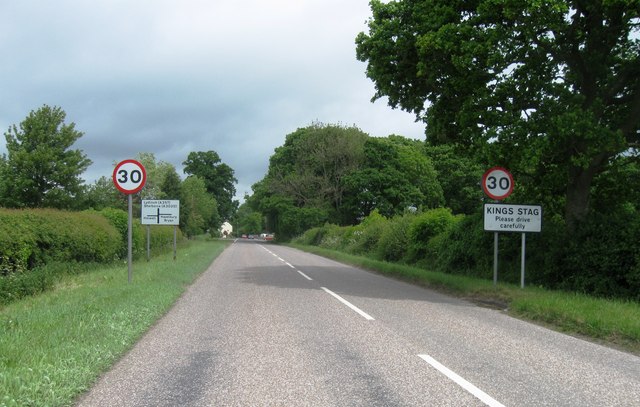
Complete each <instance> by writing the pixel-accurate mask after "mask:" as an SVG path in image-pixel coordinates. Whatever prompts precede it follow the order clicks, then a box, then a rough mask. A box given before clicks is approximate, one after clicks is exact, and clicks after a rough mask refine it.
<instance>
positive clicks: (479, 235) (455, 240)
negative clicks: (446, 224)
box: [427, 213, 493, 278]
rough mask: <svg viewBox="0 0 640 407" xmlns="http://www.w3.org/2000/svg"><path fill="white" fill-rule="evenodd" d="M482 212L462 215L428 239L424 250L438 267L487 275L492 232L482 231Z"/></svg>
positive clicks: (444, 270) (455, 271)
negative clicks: (448, 226) (438, 233)
mask: <svg viewBox="0 0 640 407" xmlns="http://www.w3.org/2000/svg"><path fill="white" fill-rule="evenodd" d="M482 223H483V219H482V213H477V214H474V215H469V216H465V217H463V218H461V219H459V220H458V221H455V222H453V224H451V225H450V226H451V227H450V228H448V229H446V230H445V231H444V232H443V233H441V234H440V235H438V236H437V237H434V238H432V239H431V241H430V244H428V247H427V252H429V253H431V255H432V256H433V258H434V264H435V266H436V267H437V269H438V270H439V271H442V272H445V273H451V274H464V275H473V276H478V277H485V278H488V277H489V276H490V275H491V272H490V271H491V270H492V262H493V233H488V232H485V231H484V228H483V226H482Z"/></svg>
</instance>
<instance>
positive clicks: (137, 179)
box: [113, 160, 147, 195]
mask: <svg viewBox="0 0 640 407" xmlns="http://www.w3.org/2000/svg"><path fill="white" fill-rule="evenodd" d="M145 182H147V172H146V171H145V169H144V167H143V166H142V164H140V163H139V162H138V161H136V160H124V161H121V162H119V163H118V165H116V168H114V169H113V184H114V185H115V186H116V188H118V190H120V192H122V193H124V194H127V195H128V194H135V193H136V192H139V191H140V190H141V189H142V187H144V184H145Z"/></svg>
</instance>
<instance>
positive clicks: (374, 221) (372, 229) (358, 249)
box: [351, 209, 388, 254]
mask: <svg viewBox="0 0 640 407" xmlns="http://www.w3.org/2000/svg"><path fill="white" fill-rule="evenodd" d="M387 222H388V220H387V218H385V217H384V216H382V215H380V212H378V210H377V209H376V210H374V211H373V212H371V213H370V214H369V216H367V217H366V218H364V220H363V221H362V223H361V224H360V225H359V226H358V227H356V229H355V230H354V232H353V233H352V236H353V240H354V242H353V244H352V245H351V248H352V250H353V253H354V254H374V253H375V250H376V247H377V245H378V241H379V240H380V237H382V233H383V232H384V230H385V228H386V226H387Z"/></svg>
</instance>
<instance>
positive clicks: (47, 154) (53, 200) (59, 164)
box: [0, 105, 238, 236]
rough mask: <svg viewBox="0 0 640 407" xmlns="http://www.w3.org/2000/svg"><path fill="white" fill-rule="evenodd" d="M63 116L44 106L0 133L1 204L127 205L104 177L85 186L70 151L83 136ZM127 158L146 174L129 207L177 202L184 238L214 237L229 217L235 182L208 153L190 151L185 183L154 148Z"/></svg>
mask: <svg viewBox="0 0 640 407" xmlns="http://www.w3.org/2000/svg"><path fill="white" fill-rule="evenodd" d="M65 119H66V113H65V112H64V111H63V110H62V109H61V108H60V107H50V106H47V105H44V106H42V107H41V108H39V109H37V110H34V111H31V112H30V113H29V115H28V116H27V117H26V118H25V119H24V120H23V121H22V122H21V123H20V124H19V126H16V125H12V126H11V127H10V128H9V129H8V131H7V132H6V133H5V139H6V143H7V144H6V146H7V154H4V155H2V156H0V206H1V207H5V208H55V209H64V210H75V211H78V210H85V209H95V210H102V209H105V208H120V209H126V197H125V196H124V195H123V194H122V193H120V192H119V191H118V190H117V189H116V188H115V186H114V185H113V181H112V179H111V174H108V175H104V176H102V177H100V178H99V179H98V180H96V181H95V182H94V183H92V184H90V185H85V184H84V180H83V179H82V174H83V173H84V172H85V171H86V169H87V168H88V167H89V166H90V165H91V160H90V159H89V158H88V157H87V156H86V154H84V152H83V151H81V150H79V149H73V145H74V143H75V142H76V141H77V140H78V139H79V138H81V137H82V136H83V133H82V132H80V131H78V130H77V129H76V128H75V124H74V123H65ZM134 158H135V159H137V160H138V161H140V162H141V163H142V164H143V166H144V167H145V169H146V172H147V182H146V184H145V187H144V188H143V189H142V191H141V192H140V193H138V194H135V196H134V198H135V199H134V202H135V204H136V205H140V200H142V199H178V200H180V202H181V204H180V228H181V230H182V231H183V233H184V234H185V235H187V236H193V235H197V234H201V233H204V232H206V231H210V232H211V233H212V234H214V235H217V230H218V229H219V227H220V225H221V223H222V222H223V221H225V220H228V219H231V218H232V217H233V216H234V213H235V211H236V210H237V207H238V202H237V201H236V200H234V199H233V198H234V196H235V193H236V190H235V184H236V183H237V180H236V178H235V176H234V171H233V169H232V168H231V167H229V166H228V165H227V164H224V163H222V162H221V160H220V157H219V155H218V154H217V153H216V152H215V151H213V150H210V151H200V152H192V153H189V155H188V157H187V158H186V160H185V161H184V162H183V165H184V166H185V167H184V173H185V174H186V175H187V177H186V178H185V179H184V180H182V179H181V178H180V176H179V175H178V173H177V171H176V169H175V167H174V166H173V165H172V164H170V163H167V162H163V161H158V160H157V159H156V158H155V156H154V154H153V153H149V152H141V153H139V154H138V155H137V156H136V157H134ZM115 164H116V163H115V162H114V166H115Z"/></svg>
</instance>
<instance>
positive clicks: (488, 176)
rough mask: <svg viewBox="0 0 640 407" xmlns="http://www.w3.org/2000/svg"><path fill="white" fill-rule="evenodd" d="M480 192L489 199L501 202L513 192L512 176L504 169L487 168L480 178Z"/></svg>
mask: <svg viewBox="0 0 640 407" xmlns="http://www.w3.org/2000/svg"><path fill="white" fill-rule="evenodd" d="M482 190H483V191H484V193H485V194H487V196H488V197H489V198H491V199H495V200H496V201H501V200H503V199H505V198H506V197H508V196H509V195H511V193H512V192H513V175H511V173H510V172H509V171H507V170H506V169H505V168H502V167H493V168H489V169H488V170H487V171H486V172H485V173H484V175H483V176H482Z"/></svg>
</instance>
